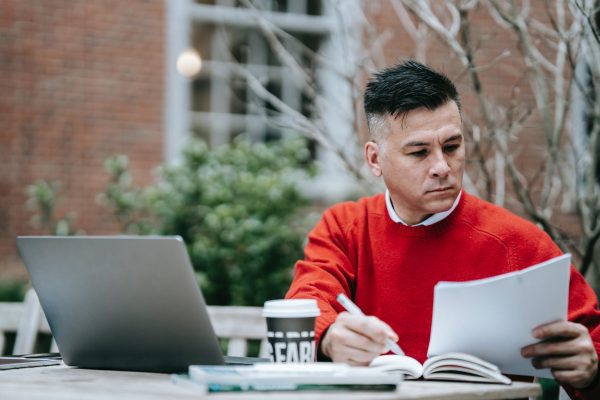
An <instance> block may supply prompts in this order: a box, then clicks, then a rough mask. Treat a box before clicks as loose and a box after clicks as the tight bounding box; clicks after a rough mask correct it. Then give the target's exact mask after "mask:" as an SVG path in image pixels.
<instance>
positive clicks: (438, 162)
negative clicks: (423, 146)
mask: <svg viewBox="0 0 600 400" xmlns="http://www.w3.org/2000/svg"><path fill="white" fill-rule="evenodd" d="M449 173H450V166H449V165H448V161H447V160H446V158H445V157H444V156H443V155H442V154H439V155H436V156H435V160H434V161H433V165H432V166H431V170H430V174H431V176H432V177H434V178H446V177H447V176H448V174H449Z"/></svg>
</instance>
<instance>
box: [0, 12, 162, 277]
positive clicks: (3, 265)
mask: <svg viewBox="0 0 600 400" xmlns="http://www.w3.org/2000/svg"><path fill="white" fill-rule="evenodd" d="M164 63H165V4H164V1H163V0H152V1H143V0H127V1H121V0H94V1H89V0H2V1H1V2H0V279H1V278H3V277H6V276H7V275H11V276H12V275H24V274H25V271H24V268H23V267H22V265H21V264H20V262H19V259H18V256H17V254H16V249H15V245H14V238H15V236H17V235H19V234H34V233H41V232H39V231H36V230H34V229H33V228H32V227H31V225H30V223H29V220H30V216H31V212H30V211H28V210H26V207H25V201H26V194H25V188H26V186H27V185H28V184H31V183H33V182H35V181H37V180H40V179H44V180H49V181H60V183H61V187H62V192H61V197H62V199H63V201H62V202H61V203H60V208H59V210H58V211H59V212H58V214H59V215H63V214H64V213H66V212H67V211H68V212H74V213H75V215H76V220H75V224H74V225H75V226H76V227H78V228H81V229H83V230H85V231H86V233H87V234H102V233H111V232H116V231H117V226H116V225H115V223H114V221H113V219H112V218H110V214H109V212H108V211H107V210H106V209H104V208H103V207H101V206H100V205H98V204H97V201H96V194H97V193H99V192H101V191H102V189H103V188H104V185H105V183H106V180H107V175H106V173H104V168H103V160H104V159H105V158H106V157H108V156H110V155H115V154H121V153H123V154H127V155H128V156H129V158H130V163H131V166H132V172H133V174H134V177H135V179H136V183H139V184H145V183H149V182H150V180H151V177H152V170H153V168H154V167H155V166H157V165H159V164H160V163H161V162H162V155H163V136H164V134H163V108H164Z"/></svg>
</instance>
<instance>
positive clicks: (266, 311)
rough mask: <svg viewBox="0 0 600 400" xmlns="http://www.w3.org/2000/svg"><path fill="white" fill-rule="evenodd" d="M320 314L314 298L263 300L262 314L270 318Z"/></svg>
mask: <svg viewBox="0 0 600 400" xmlns="http://www.w3.org/2000/svg"><path fill="white" fill-rule="evenodd" d="M320 314H321V310H319V306H318V305H317V301H316V300H315V299H289V300H269V301H265V306H264V308H263V312H262V315H263V316H264V317H271V318H297V317H316V316H318V315H320Z"/></svg>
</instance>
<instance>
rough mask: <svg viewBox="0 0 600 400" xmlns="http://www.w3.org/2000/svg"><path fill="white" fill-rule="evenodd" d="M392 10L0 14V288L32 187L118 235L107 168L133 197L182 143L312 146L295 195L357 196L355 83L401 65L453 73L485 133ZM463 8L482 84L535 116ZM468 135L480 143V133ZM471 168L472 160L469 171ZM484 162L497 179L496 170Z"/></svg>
mask: <svg viewBox="0 0 600 400" xmlns="http://www.w3.org/2000/svg"><path fill="white" fill-rule="evenodd" d="M400 3H401V2H400V1H394V0H373V1H360V0H345V1H334V0H253V1H249V0H248V1H244V0H214V1H210V0H197V1H193V0H129V1H118V0H98V1H85V0H43V1H42V0H27V1H23V0H3V1H2V2H0V74H1V79H0V171H1V172H0V280H1V279H3V278H12V277H23V276H25V270H24V268H23V267H22V265H21V263H20V260H19V258H18V255H17V253H16V248H15V237H16V236H17V235H24V234H39V233H44V232H43V231H42V230H40V229H38V228H35V227H33V226H32V224H31V221H30V219H31V215H32V212H31V210H30V209H28V208H27V204H26V203H27V198H28V196H27V193H26V188H27V186H28V185H31V184H32V183H34V182H36V181H39V180H45V181H48V182H60V196H61V201H60V202H59V203H58V208H57V210H56V211H57V213H58V214H59V215H63V214H66V213H72V214H71V216H72V218H73V220H74V221H76V226H77V227H78V228H80V229H82V230H84V231H85V232H86V233H87V234H111V233H117V232H118V226H117V225H116V224H115V222H114V219H112V218H110V212H109V211H108V210H107V209H106V208H103V207H102V206H101V205H99V204H98V201H97V195H98V193H100V192H102V191H103V189H104V188H105V185H106V183H107V180H108V175H107V173H106V171H105V169H104V167H103V162H104V160H105V159H106V158H107V157H110V156H114V155H116V154H127V156H128V157H129V163H130V168H131V171H132V173H133V175H134V178H135V180H136V182H137V183H139V184H140V185H144V184H148V183H150V182H152V180H153V171H154V169H155V167H157V166H158V165H160V164H162V163H177V162H178V161H179V160H180V156H181V150H182V148H183V147H184V146H185V143H186V138H187V137H188V136H189V135H195V136H198V137H201V138H203V139H205V140H206V141H207V142H208V143H209V144H210V146H218V145H220V144H224V143H229V142H231V141H232V140H234V139H235V138H236V137H239V136H243V137H244V138H246V139H249V140H251V141H273V140H277V139H278V138H281V137H283V136H286V135H295V134H302V135H305V136H308V137H309V138H310V145H309V146H310V150H311V154H312V156H313V157H314V159H315V160H316V162H317V163H318V164H319V167H320V175H319V177H318V179H317V180H316V181H314V182H312V183H311V184H310V185H305V186H303V190H305V191H306V192H307V193H308V194H309V195H310V196H311V197H312V198H313V199H315V201H318V202H320V203H321V204H328V203H330V202H332V201H335V200H340V199H344V198H348V197H352V196H355V195H356V193H359V192H360V191H361V190H362V189H357V187H359V186H360V185H357V183H356V179H355V178H356V176H357V175H359V174H360V173H361V171H362V172H364V170H363V168H362V167H361V164H360V161H359V160H360V159H361V157H362V151H361V149H360V143H362V142H363V141H364V140H365V138H366V136H365V123H364V117H363V116H362V114H361V111H360V110H361V109H360V107H361V104H360V93H361V91H362V89H363V85H364V80H365V77H366V76H367V74H368V73H369V72H372V71H373V70H375V69H377V68H381V67H383V66H386V65H391V64H392V63H394V62H396V61H397V60H399V59H401V58H409V57H417V58H418V59H420V60H422V61H426V62H427V63H428V64H430V65H432V66H433V67H435V68H437V69H439V70H441V71H443V72H444V73H446V74H447V75H448V76H449V77H450V78H451V79H453V80H454V81H455V82H456V83H457V84H458V86H459V90H461V92H462V95H463V109H464V110H471V109H472V110H473V111H472V114H471V115H469V117H468V118H469V121H468V122H469V123H471V122H473V121H476V120H477V119H478V118H483V117H484V116H482V115H481V111H479V109H478V108H477V105H478V104H479V99H478V98H477V95H476V93H474V91H473V89H472V85H471V82H470V81H469V77H470V75H469V69H468V68H465V66H464V63H463V62H462V61H463V60H462V59H461V57H459V56H457V54H455V53H453V52H452V51H450V50H449V48H448V45H447V43H445V42H444V40H441V39H440V38H439V37H437V36H436V35H435V32H434V33H430V34H429V35H425V34H424V33H425V30H424V28H425V25H427V24H424V23H423V21H422V20H421V23H419V21H418V18H417V20H416V22H415V17H414V14H413V15H412V17H409V16H408V14H406V15H404V11H406V10H405V9H404V8H402V7H400ZM404 3H410V2H406V1H405V2H404ZM444 3H445V2H439V3H436V2H434V3H433V4H434V5H436V6H437V7H438V9H439V8H440V7H441V8H442V10H441V12H440V10H437V12H438V13H441V15H444V16H445V17H444V18H446V20H447V21H446V22H448V24H449V25H452V23H453V20H454V18H455V17H459V16H460V15H455V14H453V11H452V9H451V8H448V9H447V10H446V8H444V7H445V5H444ZM457 3H461V4H463V3H464V4H467V3H472V4H471V6H472V7H471V9H468V10H466V12H468V13H470V14H469V18H470V21H471V23H472V30H471V31H470V35H471V40H472V45H473V46H474V47H475V48H476V49H477V60H478V62H479V65H480V66H482V68H481V70H480V72H481V75H480V76H481V84H482V85H484V86H485V87H486V90H487V91H488V92H489V93H493V94H494V96H495V98H496V99H498V101H504V102H506V103H511V101H517V102H520V103H519V104H522V103H525V104H527V103H530V104H532V103H534V94H533V93H532V92H531V91H530V90H529V86H530V82H528V81H527V79H528V78H527V77H526V76H525V75H524V73H523V71H524V70H526V69H527V68H528V65H527V63H526V62H524V61H523V59H522V58H520V57H519V56H518V53H519V48H520V47H519V46H520V44H519V43H520V42H519V41H518V40H515V37H514V36H512V35H511V34H508V33H507V31H506V26H503V25H502V24H499V23H498V20H499V19H501V18H500V17H498V15H495V14H494V12H491V13H490V12H489V11H488V10H487V9H484V7H483V6H481V7H479V6H478V7H475V6H476V5H477V4H476V3H477V1H471V2H457ZM403 10H404V11H403ZM455 10H458V9H455ZM459 11H460V12H462V10H459ZM459 11H454V12H459ZM528 13H529V14H528V15H533V16H536V18H537V17H540V19H541V20H543V21H545V22H548V20H549V19H550V20H551V19H552V18H550V16H551V15H552V13H548V12H547V8H546V5H545V3H544V2H532V4H531V7H530V9H529V10H528ZM496 14H497V13H496ZM407 18H408V19H407ZM411 18H412V19H411ZM410 21H413V22H410ZM533 25H534V24H532V26H533ZM451 28H452V27H451ZM429 29H430V30H433V29H431V26H429ZM457 32H459V33H460V32H463V33H464V32H465V27H464V26H457V27H456V32H455V33H457ZM419 35H421V36H419ZM457 37H460V35H459V34H458V33H457ZM463 40H466V39H464V38H463ZM549 51H550V50H549ZM491 67H493V68H491ZM486 68H488V69H487V70H486ZM278 102H279V103H281V104H279V103H278ZM534 109H535V106H531V110H534ZM282 110H283V111H282ZM507 110H509V111H507ZM510 110H511V109H510V108H507V109H504V110H503V111H498V114H499V115H500V114H501V115H502V117H503V118H507V114H508V113H510V112H513V111H515V110H516V111H518V108H515V109H512V111H510ZM521 111H524V110H521ZM525 111H526V110H525ZM466 114H468V113H466ZM516 114H518V113H516ZM516 114H515V115H516ZM529 114H531V115H532V117H531V118H529V117H528V118H527V119H526V120H524V122H522V121H521V122H522V124H521V125H522V126H521V130H524V131H526V132H530V133H531V134H527V135H523V136H521V137H520V138H519V141H518V143H519V148H520V149H527V151H523V152H515V153H514V156H515V158H516V159H517V161H518V163H519V164H520V165H524V166H525V170H529V171H533V172H532V173H533V174H534V175H535V170H536V169H537V168H538V167H537V163H538V162H539V161H540V160H543V159H544V158H545V157H547V154H546V153H545V152H544V150H543V146H544V143H545V138H544V136H543V135H540V134H537V133H539V132H540V131H541V130H542V128H540V126H542V119H543V118H542V117H541V116H540V115H538V114H536V113H535V112H533V111H532V112H530V113H529ZM529 114H528V115H529ZM469 129H470V137H471V138H473V137H475V138H477V137H478V136H477V135H478V134H479V133H478V132H479V131H478V130H477V129H471V128H469ZM324 132H325V133H326V135H323V133H324ZM536 132H537V133H536ZM473 135H475V136H473ZM357 144H358V146H357ZM583 145H584V146H585V143H584V144H583ZM540 149H542V150H541V151H538V150H540ZM494 160H495V161H494ZM478 162H479V161H477V160H476V159H475V157H473V159H471V160H470V163H471V164H470V168H471V169H476V168H474V167H473V165H475V164H477V163H478ZM485 162H487V163H488V164H489V163H492V164H493V165H495V166H496V167H495V168H496V169H495V171H496V172H498V173H500V172H499V171H502V168H503V167H499V165H500V164H501V163H502V160H501V159H499V158H498V157H496V158H494V156H493V155H492V156H491V161H490V160H487V161H485ZM494 163H495V164H494ZM486 165H487V164H486ZM349 166H351V167H349ZM353 168H354V170H352V169H353ZM484 175H485V174H483V173H482V172H477V171H475V172H473V174H472V175H470V180H469V181H467V188H470V189H473V190H474V191H477V189H478V188H480V189H481V187H482V185H483V186H485V183H482V182H483V178H485V176H484ZM496 178H497V179H498V180H502V181H504V179H505V178H504V175H496ZM535 185H536V183H535V182H534V183H533V186H535ZM503 187H504V183H503V184H502V187H500V186H498V185H496V186H489V188H488V193H487V195H483V196H482V197H486V198H489V199H491V200H498V202H500V203H501V204H505V205H506V206H508V207H509V208H512V209H514V210H515V211H517V212H523V211H524V208H523V206H522V204H519V203H518V202H513V203H511V202H510V201H506V202H505V201H504V196H505V191H504V189H502V188H503ZM482 190H483V189H482ZM510 190H511V189H507V191H510ZM540 190H541V189H540ZM483 191H484V192H485V190H483ZM483 194H486V193H483ZM500 198H501V199H500ZM565 218H567V223H566V226H568V225H569V222H568V217H565ZM567 230H568V229H567Z"/></svg>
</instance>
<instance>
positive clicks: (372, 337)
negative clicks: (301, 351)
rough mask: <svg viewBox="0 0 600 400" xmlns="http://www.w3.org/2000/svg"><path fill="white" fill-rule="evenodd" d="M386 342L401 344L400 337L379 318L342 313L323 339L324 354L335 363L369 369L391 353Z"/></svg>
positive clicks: (322, 349)
mask: <svg viewBox="0 0 600 400" xmlns="http://www.w3.org/2000/svg"><path fill="white" fill-rule="evenodd" d="M387 338H390V339H392V340H393V341H394V342H397V341H398V335H396V333H395V332H394V331H393V330H392V328H390V326H389V325H388V324H386V323H385V322H383V321H382V320H380V319H379V318H377V317H367V316H364V315H351V314H350V313H348V312H342V313H340V314H339V315H338V317H337V319H336V320H335V322H334V323H333V324H332V325H331V326H330V327H329V330H328V331H327V332H326V333H325V336H324V337H323V338H322V339H321V352H322V353H323V354H325V355H326V356H327V357H329V358H331V360H332V361H334V362H344V363H346V364H350V365H368V364H369V363H370V362H371V361H372V360H373V359H374V358H375V357H377V356H378V355H380V354H381V353H384V352H386V351H387V350H389V349H388V348H387V346H386V344H385V341H386V339H387Z"/></svg>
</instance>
